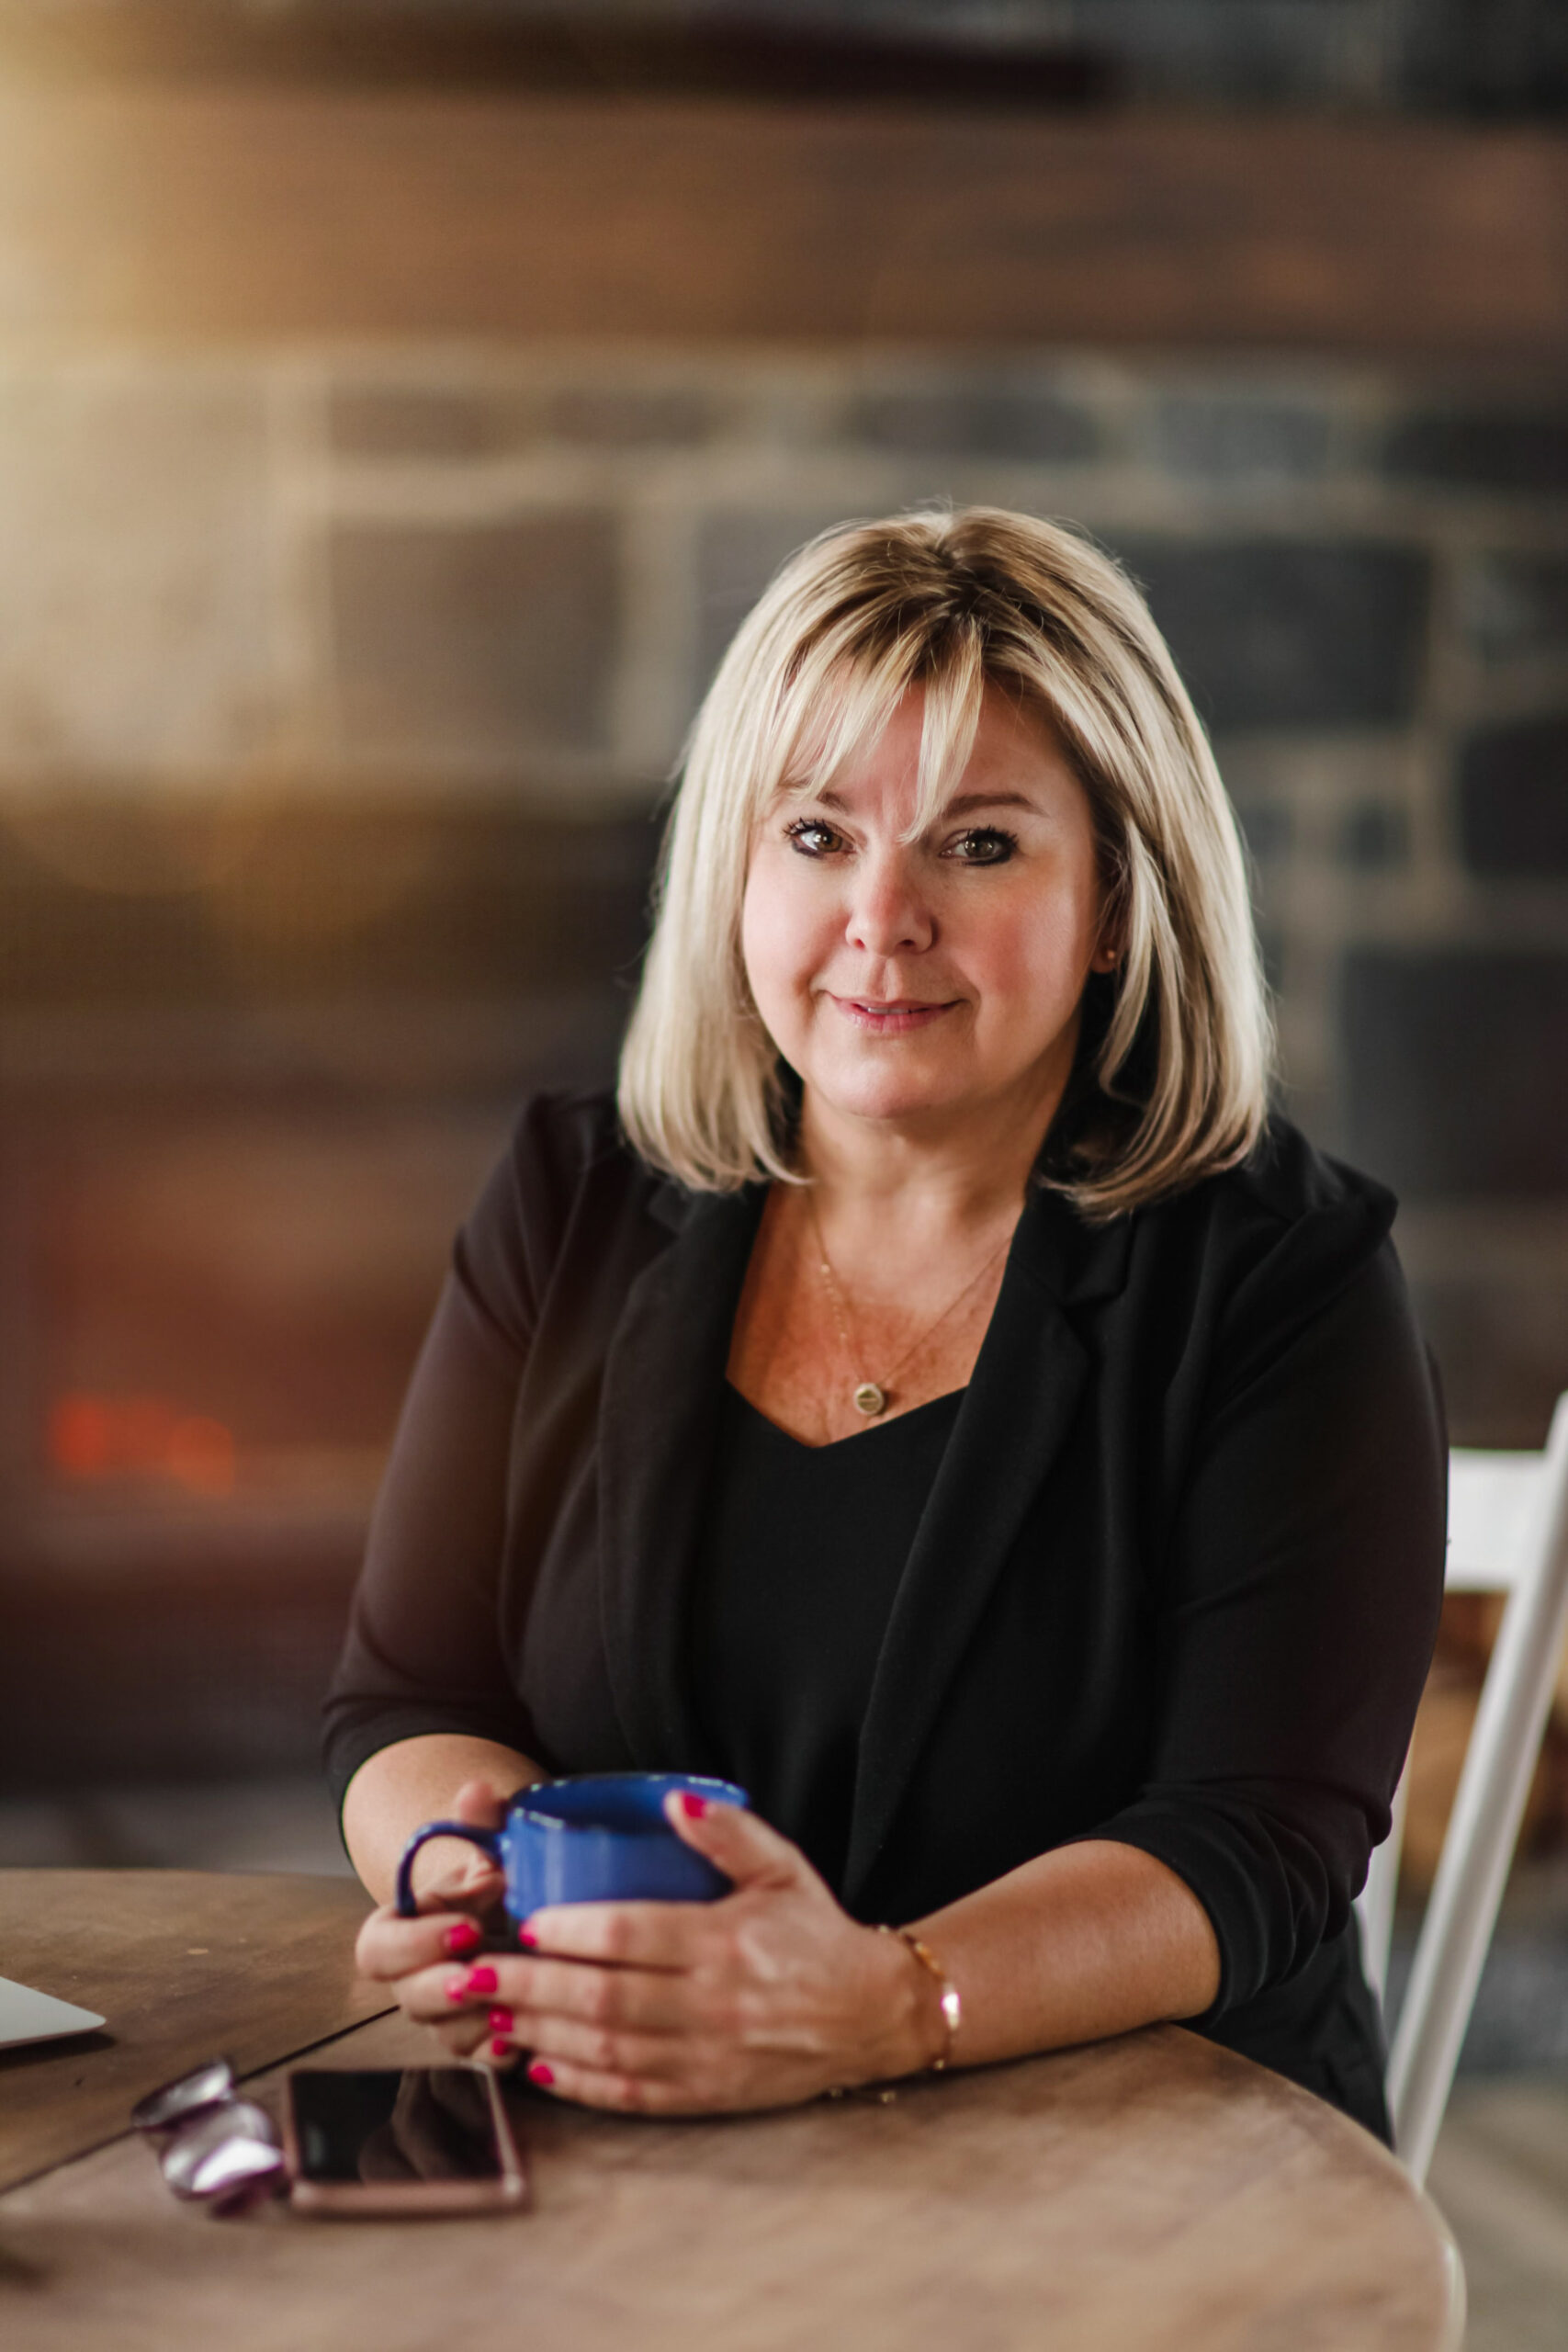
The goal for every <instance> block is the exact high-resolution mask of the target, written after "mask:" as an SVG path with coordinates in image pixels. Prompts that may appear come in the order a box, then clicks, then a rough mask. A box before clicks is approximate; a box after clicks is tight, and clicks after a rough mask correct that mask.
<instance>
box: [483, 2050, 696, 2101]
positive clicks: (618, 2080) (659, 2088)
mask: <svg viewBox="0 0 1568 2352" xmlns="http://www.w3.org/2000/svg"><path fill="white" fill-rule="evenodd" d="M526 2072H527V2076H528V2080H529V2081H530V2082H531V2083H535V2084H536V2085H537V2086H538V2087H539V2089H540V2090H543V2091H548V2092H549V2093H550V2095H551V2097H552V2098H571V2099H576V2100H578V2101H579V2103H580V2104H581V2106H583V2107H602V2108H609V2109H614V2111H615V2113H617V2114H620V2115H691V2114H694V2113H696V2112H699V2111H701V2107H700V2102H699V2101H698V2100H696V2099H695V2098H694V2097H693V2096H692V2094H691V2092H690V2091H689V2090H687V2089H685V2088H684V2086H682V2085H681V2084H679V2083H675V2082H670V2081H666V2080H664V2079H662V2078H661V2077H660V2076H659V2075H616V2074H604V2073H602V2072H600V2071H599V2070H598V2069H597V2068H595V2067H592V2066H581V2065H579V2064H576V2063H575V2062H574V2061H573V2060H571V2059H570V2058H550V2059H545V2058H536V2059H533V2060H532V2061H530V2063H529V2065H528V2067H527V2069H526Z"/></svg>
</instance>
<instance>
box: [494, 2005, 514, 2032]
mask: <svg viewBox="0 0 1568 2352" xmlns="http://www.w3.org/2000/svg"><path fill="white" fill-rule="evenodd" d="M490 2030H491V2033H510V2032H511V2030H512V2012H511V2010H510V2009H491V2013H490Z"/></svg>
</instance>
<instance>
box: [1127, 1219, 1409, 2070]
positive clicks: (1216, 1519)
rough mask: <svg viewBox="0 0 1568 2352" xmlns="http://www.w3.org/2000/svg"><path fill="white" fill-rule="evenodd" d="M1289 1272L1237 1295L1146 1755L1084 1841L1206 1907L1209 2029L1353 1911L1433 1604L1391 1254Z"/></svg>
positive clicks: (1387, 1812)
mask: <svg viewBox="0 0 1568 2352" xmlns="http://www.w3.org/2000/svg"><path fill="white" fill-rule="evenodd" d="M1302 1271H1303V1270H1302V1266H1301V1263H1300V1257H1299V1253H1296V1252H1292V1250H1290V1249H1289V1248H1288V1247H1287V1248H1285V1249H1282V1250H1280V1252H1279V1261H1278V1263H1277V1265H1276V1266H1275V1267H1270V1266H1269V1265H1267V1264H1266V1265H1265V1266H1264V1267H1263V1268H1262V1269H1261V1270H1260V1271H1259V1272H1258V1275H1257V1277H1256V1278H1255V1279H1254V1280H1252V1281H1251V1282H1249V1283H1247V1285H1245V1286H1244V1291H1243V1293H1242V1294H1241V1295H1238V1297H1237V1300H1236V1303H1235V1314H1234V1316H1233V1317H1232V1318H1231V1319H1232V1327H1233V1328H1232V1329H1231V1331H1230V1333H1229V1345H1228V1346H1226V1347H1224V1348H1223V1349H1221V1350H1220V1351H1217V1354H1216V1362H1217V1363H1219V1364H1220V1365H1221V1366H1222V1376H1221V1379H1220V1381H1219V1382H1217V1383H1216V1385H1215V1389H1214V1393H1213V1397H1212V1401H1211V1402H1210V1404H1209V1406H1208V1408H1207V1409H1206V1411H1205V1414H1204V1417H1203V1425H1202V1428H1201V1432H1200V1438H1199V1442H1198V1444H1197V1446H1196V1448H1195V1450H1194V1455H1193V1465H1194V1466H1193V1469H1192V1474H1191V1476H1190V1480H1189V1481H1188V1482H1187V1484H1186V1487H1185V1490H1184V1493H1183V1495H1182V1497H1181V1499H1180V1502H1179V1508H1178V1510H1177V1514H1176V1518H1175V1522H1174V1526H1173V1528H1172V1531H1171V1536H1170V1542H1169V1545H1168V1554H1167V1557H1166V1562H1165V1570H1164V1574H1163V1577H1162V1579H1161V1588H1162V1589H1161V1598H1160V1603H1159V1606H1158V1609H1157V1611H1156V1619H1157V1627H1158V1632H1157V1640H1158V1678H1157V1679H1158V1701H1157V1705H1156V1732H1155V1739H1154V1747H1153V1753H1152V1757H1151V1760H1150V1767H1149V1770H1148V1773H1147V1777H1146V1779H1145V1782H1144V1785H1143V1786H1142V1788H1141V1790H1140V1792H1139V1793H1138V1795H1137V1797H1136V1799H1135V1801H1134V1803H1133V1804H1130V1805H1129V1806H1127V1807H1126V1808H1125V1809H1124V1810H1123V1811H1122V1812H1120V1813H1119V1814H1117V1815H1115V1816H1114V1817H1113V1818H1112V1819H1111V1820H1109V1821H1107V1822H1105V1823H1103V1824H1102V1825H1101V1826H1100V1827H1099V1828H1098V1829H1097V1830H1096V1831H1095V1832H1093V1833H1092V1834H1093V1835H1095V1836H1098V1837H1103V1838H1114V1839H1116V1840H1118V1841H1120V1842H1121V1843H1122V1844H1125V1845H1132V1846H1137V1847H1140V1848H1142V1849H1143V1850H1144V1851H1145V1852H1147V1853H1150V1854H1153V1855H1155V1856H1156V1858H1157V1859H1158V1860H1161V1861H1163V1862H1165V1863H1167V1864H1168V1866H1169V1867H1170V1868H1171V1869H1172V1870H1173V1871H1176V1872H1177V1874H1178V1875H1179V1877H1180V1878H1182V1879H1183V1880H1184V1881H1185V1882H1186V1883H1187V1884H1188V1885H1189V1886H1190V1888H1191V1889H1192V1891H1193V1893H1194V1894H1196V1895H1197V1896H1198V1898H1199V1900H1200V1901H1201V1903H1202V1905H1203V1906H1204V1908H1205V1910H1206V1911H1207V1912H1208V1915H1209V1917H1210V1919H1211V1920H1212V1922H1213V1928H1214V1932H1215V1936H1216V1938H1217V1939H1218V1943H1219V1948H1220V1960H1221V1977H1220V1990H1219V1995H1218V1997H1217V1999H1216V2000H1215V2002H1214V2005H1213V2008H1212V2009H1211V2010H1210V2011H1209V2013H1208V2015H1207V2017H1206V2018H1204V2019H1203V2020H1201V2022H1204V2023H1210V2022H1213V2021H1215V2020H1217V2019H1218V2018H1221V2017H1223V2016H1224V2014H1225V2013H1226V2012H1227V2011H1229V2010H1231V2009H1234V2008H1236V2007H1240V2006H1242V2005H1244V2004H1245V2003H1247V2001H1250V2000H1252V1999H1254V1998H1255V1997H1256V1996H1258V1994H1259V1993H1261V1992H1263V1991H1265V1990H1266V1989H1267V1988H1268V1987H1269V1986H1270V1985H1276V1984H1278V1983H1280V1982H1281V1981H1282V1980H1284V1979H1285V1978H1287V1977H1289V1976H1291V1975H1292V1973H1294V1972H1295V1971H1296V1970H1297V1969H1298V1968H1300V1967H1301V1966H1303V1964H1304V1963H1305V1962H1307V1961H1308V1960H1310V1958H1311V1957H1312V1955H1313V1953H1314V1951H1316V1949H1317V1947H1318V1946H1319V1944H1320V1943H1322V1942H1323V1941H1324V1940H1325V1939H1327V1938H1329V1937H1332V1936H1334V1935H1336V1934H1337V1933H1338V1932H1339V1930H1340V1929H1342V1928H1344V1927H1345V1925H1346V1924H1347V1921H1348V1917H1349V1913H1350V1906H1351V1904H1352V1901H1353V1900H1354V1897H1355V1896H1356V1894H1358V1893H1359V1890H1360V1888H1361V1886H1362V1885H1363V1883H1365V1879H1366V1874H1367V1866H1368V1862H1369V1860H1370V1857H1371V1849H1372V1848H1373V1847H1374V1846H1375V1845H1377V1844H1378V1843H1380V1842H1381V1841H1382V1838H1385V1837H1386V1836H1387V1835H1388V1831H1389V1826H1390V1819H1391V1806H1392V1803H1393V1792H1394V1790H1395V1787H1396V1786H1397V1783H1398V1780H1399V1775H1400V1771H1401V1770H1402V1768H1403V1765H1404V1755H1405V1750H1406V1748H1407V1747H1408V1745H1409V1740H1410V1734H1411V1729H1412V1726H1413V1724H1414V1722H1415V1717H1416V1704H1417V1702H1418V1700H1419V1698H1420V1695H1421V1689H1422V1685H1423V1682H1424V1679H1425V1677H1426V1673H1427V1666H1428V1664H1429V1662H1430V1658H1431V1652H1432V1645H1433V1642H1434V1639H1435V1637H1436V1633H1437V1624H1438V1611H1439V1610H1440V1607H1441V1602H1442V1585H1443V1558H1444V1538H1445V1514H1446V1498H1447V1453H1446V1444H1445V1437H1444V1431H1443V1426H1442V1417H1441V1412H1440V1408H1439V1405H1438V1398H1437V1395H1436V1387H1435V1381H1434V1378H1433V1375H1432V1373H1431V1370H1430V1366H1429V1363H1428V1360H1427V1355H1426V1351H1425V1349H1424V1347H1423V1344H1422V1342H1421V1340H1420V1337H1419V1334H1418V1332H1417V1330H1416V1325H1415V1322H1414V1319H1413V1317H1412V1314H1411V1311H1410V1307H1409V1304H1408V1300H1407V1298H1406V1295H1405V1290H1404V1281H1403V1277H1402V1275H1401V1273H1400V1270H1399V1265H1398V1261H1397V1260H1396V1258H1395V1256H1394V1253H1393V1248H1392V1246H1391V1245H1390V1243H1389V1242H1388V1241H1386V1240H1383V1241H1382V1242H1381V1243H1380V1244H1379V1245H1378V1246H1377V1248H1376V1249H1375V1250H1373V1252H1372V1253H1371V1256H1370V1257H1369V1258H1368V1259H1366V1260H1365V1261H1364V1262H1363V1263H1362V1265H1361V1266H1360V1268H1359V1271H1358V1272H1355V1273H1354V1274H1353V1276H1351V1278H1350V1279H1348V1280H1347V1281H1345V1282H1343V1283H1340V1284H1337V1285H1332V1284H1330V1285H1325V1289H1326V1290H1327V1292H1328V1295H1327V1296H1326V1299H1325V1303H1323V1304H1321V1305H1320V1306H1318V1307H1317V1309H1316V1311H1315V1312H1310V1313H1306V1314H1304V1315H1303V1311H1302V1292H1303V1283H1302V1279H1301V1277H1302Z"/></svg>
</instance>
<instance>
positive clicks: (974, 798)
mask: <svg viewBox="0 0 1568 2352" xmlns="http://www.w3.org/2000/svg"><path fill="white" fill-rule="evenodd" d="M811 797H812V798H813V799H815V800H817V801H818V802H819V803H820V805H821V806H822V807H823V808H824V809H842V808H843V806H844V803H843V801H842V800H841V799H840V797H839V795H838V794H837V793H836V792H835V791H834V790H833V789H832V786H829V787H828V789H827V790H826V791H825V792H818V793H813V794H812V796H811ZM976 809H1031V810H1032V812H1033V814H1034V815H1035V816H1039V815H1040V813H1041V811H1040V807H1039V803H1038V802H1037V801H1033V800H1031V798H1030V797H1029V796H1028V794H1027V793H1024V792H961V793H959V794H958V796H957V797H956V798H954V799H953V800H944V801H943V803H942V811H941V813H942V816H944V817H968V816H972V815H973V814H974V812H975V810H976Z"/></svg>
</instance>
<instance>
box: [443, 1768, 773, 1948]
mask: <svg viewBox="0 0 1568 2352" xmlns="http://www.w3.org/2000/svg"><path fill="white" fill-rule="evenodd" d="M688 1789H689V1790H690V1791H691V1792H692V1793H693V1794H694V1796H700V1797H711V1798H713V1799H714V1800H715V1801H716V1803H717V1804H741V1805H743V1804H749V1803H750V1799H749V1798H748V1796H747V1793H746V1792H745V1790H744V1789H738V1788H737V1787H736V1786H735V1783H734V1782H733V1781H709V1780H705V1779H703V1778H702V1777H701V1776H700V1775H696V1774H693V1773H690V1772H595V1773H585V1774H584V1775H583V1776H582V1777H581V1779H580V1780H573V1781H538V1782H536V1785H535V1786H534V1787H533V1788H529V1789H519V1790H518V1792H517V1793H516V1795H515V1796H514V1797H513V1800H512V1803H511V1804H510V1805H509V1806H508V1808H507V1814H506V1820H505V1822H504V1824H503V1826H502V1827H501V1828H500V1829H473V1828H470V1827H469V1826H468V1823H467V1822H466V1821H427V1822H426V1823H425V1825H424V1826H423V1829H416V1830H415V1831H414V1834H413V1836H412V1838H410V1839H409V1842H408V1844H407V1845H406V1846H405V1847H404V1849H403V1858H402V1860H401V1861H400V1863H399V1864H398V1911H399V1915H400V1917H402V1918H404V1919H412V1918H413V1917H415V1916H416V1915H417V1912H418V1909H419V1905H418V1904H417V1903H416V1902H415V1900H414V1892H413V1858H414V1856H415V1855H416V1854H417V1853H418V1851H419V1849H420V1848H421V1847H422V1846H423V1845H426V1844H428V1843H429V1841H430V1839H431V1838H467V1839H468V1842H469V1844H470V1845H473V1846H477V1847H478V1848H479V1850H480V1852H481V1853H484V1854H488V1855H489V1856H490V1859H491V1861H492V1862H494V1864H495V1865H496V1867H497V1869H498V1870H500V1871H502V1873H503V1874H504V1876H505V1880H506V1894H505V1896H504V1901H505V1905H506V1911H507V1916H508V1917H509V1918H510V1919H511V1920H512V1922H513V1926H514V1927H515V1926H516V1925H518V1924H519V1923H520V1922H521V1921H522V1920H524V1919H526V1918H527V1917H528V1916H529V1915H530V1913H531V1912H535V1911H539V1910H542V1909H543V1908H544V1906H545V1905H546V1904H547V1903H713V1902H716V1900H717V1898H718V1897H719V1896H720V1895H721V1894H728V1893H729V1889H730V1882H729V1880H728V1879H727V1878H726V1877H725V1875H724V1872H723V1871H719V1870H716V1869H715V1868H714V1866H713V1864H712V1863H711V1862H710V1861H708V1860H706V1858H705V1856H704V1855H702V1854H699V1853H697V1852H696V1851H695V1849H694V1848H692V1847H690V1846H688V1845H686V1844H685V1843H684V1842H683V1841H682V1838H679V1837H678V1836H677V1835H676V1833H675V1831H674V1830H673V1829H672V1828H671V1825H670V1823H669V1822H668V1820H667V1819H666V1818H665V1814H664V1800H665V1798H666V1797H667V1796H669V1795H670V1794H671V1792H672V1791H674V1792H680V1791H682V1790H688Z"/></svg>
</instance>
